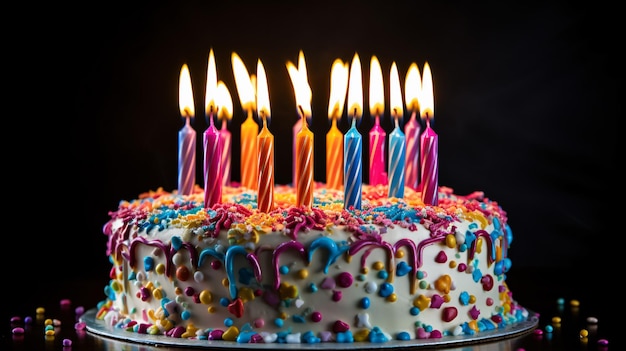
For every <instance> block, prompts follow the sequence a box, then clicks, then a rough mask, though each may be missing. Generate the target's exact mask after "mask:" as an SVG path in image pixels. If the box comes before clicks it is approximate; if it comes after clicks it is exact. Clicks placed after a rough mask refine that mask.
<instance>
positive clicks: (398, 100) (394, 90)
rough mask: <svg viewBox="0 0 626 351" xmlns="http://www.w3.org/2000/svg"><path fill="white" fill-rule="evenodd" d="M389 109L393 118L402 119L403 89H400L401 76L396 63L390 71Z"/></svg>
mask: <svg viewBox="0 0 626 351" xmlns="http://www.w3.org/2000/svg"><path fill="white" fill-rule="evenodd" d="M389 107H390V108H391V116H392V117H393V118H397V119H402V114H403V107H402V88H401V87H400V76H399V74H398V66H397V65H396V62H395V61H394V62H393V63H392V64H391V69H390V71H389Z"/></svg>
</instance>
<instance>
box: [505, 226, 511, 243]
mask: <svg viewBox="0 0 626 351" xmlns="http://www.w3.org/2000/svg"><path fill="white" fill-rule="evenodd" d="M504 230H505V231H506V241H507V242H508V244H509V245H511V243H512V242H513V231H511V227H509V224H508V223H507V225H506V227H505V228H504Z"/></svg>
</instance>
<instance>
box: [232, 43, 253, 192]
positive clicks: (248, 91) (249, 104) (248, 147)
mask: <svg viewBox="0 0 626 351" xmlns="http://www.w3.org/2000/svg"><path fill="white" fill-rule="evenodd" d="M231 61H232V66H233V74H234V76H235V83H236V84H237V92H238V93H239V101H240V102H241V107H242V108H243V109H244V111H246V112H247V113H248V117H247V118H246V120H245V121H244V122H243V123H242V124H241V135H240V138H241V163H240V166H241V185H242V186H243V187H245V188H248V189H252V190H256V187H257V185H258V184H257V183H258V179H257V177H258V154H257V140H256V137H257V135H258V133H259V126H258V125H257V123H256V122H255V121H254V118H253V116H252V115H253V111H254V109H255V108H256V107H255V106H256V104H255V98H254V95H255V92H254V85H253V84H252V79H251V78H250V75H249V74H248V70H247V69H246V66H245V65H244V63H243V61H242V60H241V58H240V57H239V55H237V54H236V53H233V54H232V55H231Z"/></svg>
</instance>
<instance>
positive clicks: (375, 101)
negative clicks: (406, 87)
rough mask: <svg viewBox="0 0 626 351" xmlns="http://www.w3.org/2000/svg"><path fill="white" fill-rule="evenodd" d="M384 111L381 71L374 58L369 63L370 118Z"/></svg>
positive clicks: (376, 59)
mask: <svg viewBox="0 0 626 351" xmlns="http://www.w3.org/2000/svg"><path fill="white" fill-rule="evenodd" d="M384 111H385V93H384V87H383V71H382V69H381V68H380V63H379V62H378V58H377V57H376V56H372V59H371V61H370V116H372V117H374V116H380V115H382V114H383V112H384Z"/></svg>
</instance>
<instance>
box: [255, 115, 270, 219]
mask: <svg viewBox="0 0 626 351" xmlns="http://www.w3.org/2000/svg"><path fill="white" fill-rule="evenodd" d="M257 141H258V147H259V184H258V196H257V203H258V208H259V211H261V212H265V213H267V212H270V211H272V210H273V209H274V136H273V135H272V133H270V131H269V129H267V121H266V119H265V118H263V127H262V128H261V132H260V133H259V135H258V137H257Z"/></svg>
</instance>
